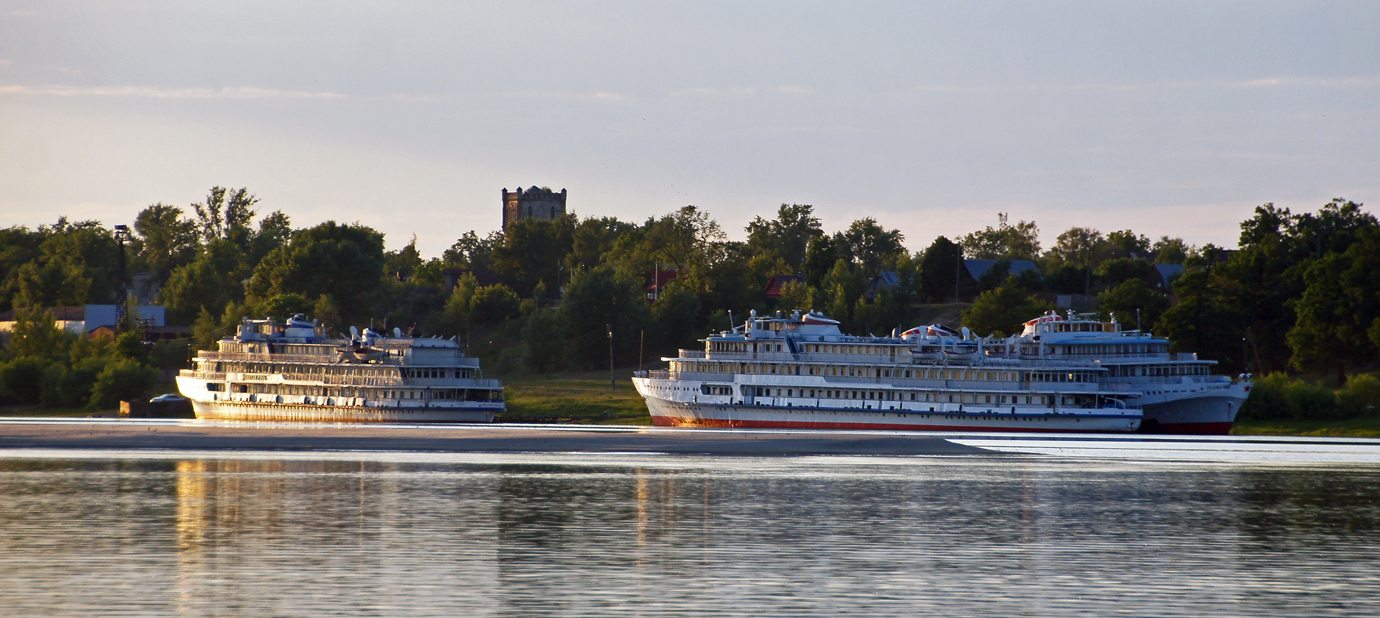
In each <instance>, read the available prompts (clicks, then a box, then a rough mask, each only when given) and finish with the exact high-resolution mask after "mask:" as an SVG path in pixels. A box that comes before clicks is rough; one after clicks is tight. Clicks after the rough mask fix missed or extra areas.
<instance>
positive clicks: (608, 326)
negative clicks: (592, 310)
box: [604, 324, 614, 392]
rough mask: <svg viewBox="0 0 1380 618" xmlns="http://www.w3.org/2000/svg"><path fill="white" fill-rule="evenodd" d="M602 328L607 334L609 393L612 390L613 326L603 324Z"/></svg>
mask: <svg viewBox="0 0 1380 618" xmlns="http://www.w3.org/2000/svg"><path fill="white" fill-rule="evenodd" d="M604 328H606V329H608V332H609V391H610V392H611V391H613V390H614V386H613V325H612V324H605V325H604Z"/></svg>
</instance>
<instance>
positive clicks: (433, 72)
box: [0, 0, 1380, 256]
mask: <svg viewBox="0 0 1380 618" xmlns="http://www.w3.org/2000/svg"><path fill="white" fill-rule="evenodd" d="M212 185H221V186H230V187H241V186H244V187H249V189H250V190H251V191H252V192H254V193H256V194H257V195H258V196H259V197H260V198H261V199H262V203H261V204H260V209H261V212H263V213H266V212H268V211H272V210H282V211H284V212H286V213H287V214H288V215H290V216H291V217H292V220H293V223H294V224H295V225H297V226H307V225H314V224H316V223H318V222H320V221H322V220H325V219H336V220H340V221H359V222H361V223H364V224H366V225H370V226H372V227H374V228H377V229H379V230H380V231H382V232H385V233H386V234H387V235H388V236H387V238H388V244H389V246H390V248H397V247H400V246H402V245H403V244H406V243H407V242H408V240H409V239H410V238H411V236H412V235H413V234H416V235H417V238H418V245H419V248H420V249H421V251H422V253H423V255H427V256H435V255H438V254H439V253H440V252H441V251H442V250H444V249H445V248H446V247H448V246H449V245H450V244H451V243H452V242H454V240H455V239H456V238H458V237H459V236H460V235H461V234H463V233H464V232H465V231H467V230H471V229H474V230H477V231H478V232H479V233H480V234H481V235H483V234H485V233H487V232H488V231H489V230H492V229H495V228H497V227H498V226H499V224H500V200H499V191H500V190H501V189H503V188H505V187H506V188H508V189H510V190H511V189H516V188H517V187H518V186H523V187H527V186H532V185H539V186H550V187H552V188H554V189H557V190H559V189H561V188H566V189H568V190H569V191H570V199H569V205H570V207H571V209H572V210H574V211H575V212H577V213H578V214H580V215H581V216H616V217H618V218H620V219H625V220H632V221H637V222H641V221H642V220H644V219H646V218H647V217H648V216H653V215H661V214H664V213H667V212H669V211H671V210H673V209H675V208H678V207H680V206H684V205H686V204H695V205H696V206H699V207H701V208H703V209H705V210H707V211H708V212H709V213H710V214H711V215H713V216H714V217H715V218H717V219H718V220H719V222H720V223H721V224H722V225H723V226H724V228H725V229H726V230H727V231H729V233H730V235H731V236H733V237H736V238H741V237H743V236H744V234H743V232H742V228H743V226H744V225H746V223H747V222H748V221H749V220H750V219H751V218H752V217H753V216H754V215H762V216H764V217H768V218H769V217H771V216H772V215H773V214H774V213H775V210H776V207H777V206H778V205H779V204H781V203H782V202H790V203H807V204H813V205H814V206H815V208H816V211H817V213H818V214H819V215H820V217H821V218H822V219H823V221H824V224H825V228H826V229H829V230H835V229H840V228H842V227H845V226H847V225H848V223H849V222H850V221H852V220H854V219H857V218H860V217H863V216H872V217H875V218H877V219H878V220H879V221H880V222H881V223H882V224H884V225H887V226H889V227H896V228H899V229H900V230H901V231H902V232H904V233H905V235H906V239H907V240H906V244H907V246H908V247H909V248H911V249H912V250H919V249H923V248H924V247H925V246H926V245H928V244H929V242H930V241H931V240H933V238H934V237H935V236H937V235H940V234H943V235H947V236H950V237H954V236H957V235H962V234H964V233H966V232H970V231H973V230H975V229H980V228H982V227H984V226H987V225H994V224H995V223H996V214H997V213H998V212H1008V213H1010V217H1011V218H1012V219H1013V220H1024V219H1033V220H1035V221H1036V222H1038V223H1039V225H1040V229H1041V231H1042V234H1041V240H1042V242H1043V244H1044V245H1045V246H1046V247H1048V246H1050V245H1052V244H1053V243H1054V239H1055V237H1056V236H1057V235H1058V234H1059V232H1060V231H1062V230H1064V229H1066V228H1068V227H1070V226H1075V225H1078V226H1090V227H1095V228H1098V229H1101V230H1102V231H1104V232H1107V231H1112V230H1116V229H1125V228H1130V229H1133V230H1135V231H1137V232H1140V233H1143V234H1146V235H1148V236H1151V237H1152V238H1154V237H1158V236H1160V235H1171V236H1182V237H1184V238H1185V239H1187V240H1189V241H1190V242H1193V243H1198V244H1200V243H1204V242H1212V243H1216V244H1218V245H1222V246H1227V247H1233V246H1235V245H1236V239H1237V234H1238V232H1239V226H1238V225H1239V223H1240V221H1241V220H1243V219H1245V218H1247V217H1249V216H1250V213H1251V209H1252V208H1253V207H1254V206H1256V205H1258V204H1261V203H1264V202H1274V203H1276V204H1278V205H1282V206H1288V207H1291V208H1293V209H1294V210H1296V211H1298V210H1310V211H1311V210H1316V209H1317V208H1318V207H1319V206H1321V205H1322V204H1324V203H1326V202H1327V201H1328V200H1330V199H1331V198H1333V197H1346V198H1349V199H1352V200H1355V201H1358V202H1365V203H1366V204H1367V210H1370V211H1372V212H1374V208H1373V207H1374V206H1375V205H1376V204H1380V2H1297V3H1273V2H1259V1H1255V2H1205V1H1192V2H1182V3H1175V2H1165V1H1154V2H1109V1H1099V2H1009V3H1008V2H996V3H993V2H943V3H929V2H918V1H907V2H820V3H814V2H746V1H735V2H707V1H700V2H685V3H657V2H648V1H638V2H627V3H615V2H589V3H576V2H516V1H508V2H493V3H461V2H434V3H432V2H319V3H314V2H279V1H274V2H230V1H223V2H214V3H212V2H151V1H150V2H132V1H118V0H117V1H110V2H56V1H53V0H44V1H41V2H16V1H9V0H0V226H10V225H16V224H22V225H29V226H36V225H38V224H42V223H51V222H53V221H54V220H56V218H57V217H58V216H59V215H67V216H69V217H71V218H74V219H99V220H101V221H103V222H105V223H107V224H112V225H113V224H115V223H132V222H133V219H134V216H135V215H136V214H137V213H138V212H139V210H141V209H142V208H144V207H145V206H147V205H148V204H151V203H154V202H164V203H170V204H174V205H178V206H183V207H184V208H185V207H186V206H187V205H188V204H190V203H192V202H195V201H200V200H201V199H203V198H204V196H205V194H206V190H207V189H208V188H210V187H211V186H212Z"/></svg>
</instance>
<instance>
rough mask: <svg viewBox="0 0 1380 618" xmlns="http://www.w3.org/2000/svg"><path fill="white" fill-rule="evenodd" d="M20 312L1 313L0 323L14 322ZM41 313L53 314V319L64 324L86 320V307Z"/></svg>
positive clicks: (49, 309)
mask: <svg viewBox="0 0 1380 618" xmlns="http://www.w3.org/2000/svg"><path fill="white" fill-rule="evenodd" d="M17 311H18V310H16V309H11V310H9V311H6V312H4V313H0V322H13V321H15V315H16V313H17ZM40 311H51V312H53V319H54V320H58V321H64V322H80V321H82V320H85V319H86V307H44V308H42V309H40Z"/></svg>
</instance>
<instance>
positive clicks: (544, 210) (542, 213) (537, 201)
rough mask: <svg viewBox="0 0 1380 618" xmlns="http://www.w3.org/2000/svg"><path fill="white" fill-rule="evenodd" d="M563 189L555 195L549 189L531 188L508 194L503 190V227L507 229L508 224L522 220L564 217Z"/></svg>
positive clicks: (505, 189)
mask: <svg viewBox="0 0 1380 618" xmlns="http://www.w3.org/2000/svg"><path fill="white" fill-rule="evenodd" d="M565 197H566V193H565V189H561V192H560V193H556V192H555V191H552V190H550V189H542V188H540V187H535V186H534V187H532V188H530V189H527V190H525V191H524V190H523V189H522V187H518V190H517V191H515V192H513V193H509V192H508V189H507V188H504V189H503V227H505V228H506V227H508V224H509V223H512V222H514V221H520V220H522V219H540V220H542V221H550V220H552V219H555V218H556V217H560V216H563V215H565Z"/></svg>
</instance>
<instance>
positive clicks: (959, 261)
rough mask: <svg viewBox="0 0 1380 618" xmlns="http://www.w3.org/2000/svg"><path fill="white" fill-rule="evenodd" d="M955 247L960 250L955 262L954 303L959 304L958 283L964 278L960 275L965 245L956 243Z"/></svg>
mask: <svg viewBox="0 0 1380 618" xmlns="http://www.w3.org/2000/svg"><path fill="white" fill-rule="evenodd" d="M954 247H955V248H956V249H958V252H957V253H958V259H956V260H954V302H958V282H959V280H960V279H961V278H962V277H961V276H960V273H961V271H962V270H963V245H960V244H958V243H954Z"/></svg>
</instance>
